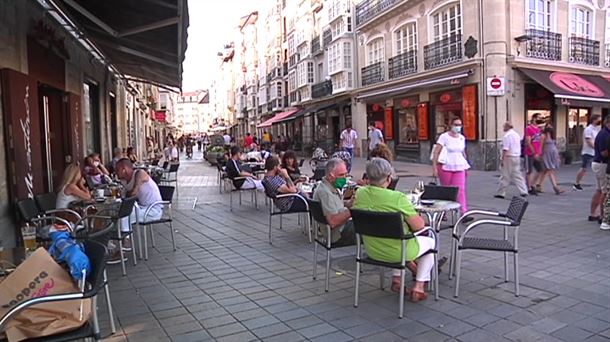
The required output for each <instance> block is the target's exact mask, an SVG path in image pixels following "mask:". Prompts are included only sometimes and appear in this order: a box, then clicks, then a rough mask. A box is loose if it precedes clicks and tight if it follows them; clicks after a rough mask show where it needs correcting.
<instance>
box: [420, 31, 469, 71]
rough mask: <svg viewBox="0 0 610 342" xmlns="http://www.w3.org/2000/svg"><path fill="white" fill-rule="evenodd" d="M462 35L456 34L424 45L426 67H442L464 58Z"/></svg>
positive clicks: (427, 68)
mask: <svg viewBox="0 0 610 342" xmlns="http://www.w3.org/2000/svg"><path fill="white" fill-rule="evenodd" d="M462 58H463V54H462V35H461V34H454V35H451V36H449V37H447V38H444V39H441V40H439V41H436V42H434V43H432V44H429V45H426V46H424V68H425V69H426V70H429V69H435V68H440V67H442V66H445V65H450V64H454V63H458V62H460V61H461V60H462Z"/></svg>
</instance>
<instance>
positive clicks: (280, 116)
mask: <svg viewBox="0 0 610 342" xmlns="http://www.w3.org/2000/svg"><path fill="white" fill-rule="evenodd" d="M298 111H299V108H289V109H288V110H287V111H285V112H281V113H278V114H276V115H275V116H274V117H272V118H271V119H268V120H267V121H265V122H263V123H261V124H260V125H258V126H256V127H257V128H265V127H271V125H273V123H274V122H277V121H280V120H282V119H285V118H287V117H289V116H291V115H292V114H294V113H296V112H298Z"/></svg>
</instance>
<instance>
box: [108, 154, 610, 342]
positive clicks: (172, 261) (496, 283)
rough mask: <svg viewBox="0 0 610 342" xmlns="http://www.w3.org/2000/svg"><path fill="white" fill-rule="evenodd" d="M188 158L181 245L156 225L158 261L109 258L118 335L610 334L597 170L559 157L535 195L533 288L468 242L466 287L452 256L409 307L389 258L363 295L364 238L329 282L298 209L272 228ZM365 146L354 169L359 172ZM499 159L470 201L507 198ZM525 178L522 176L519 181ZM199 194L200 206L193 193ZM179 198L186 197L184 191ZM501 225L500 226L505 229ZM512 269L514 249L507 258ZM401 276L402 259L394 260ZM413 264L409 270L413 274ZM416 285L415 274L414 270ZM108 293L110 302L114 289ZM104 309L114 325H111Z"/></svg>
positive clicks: (337, 260)
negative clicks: (357, 255) (358, 264)
mask: <svg viewBox="0 0 610 342" xmlns="http://www.w3.org/2000/svg"><path fill="white" fill-rule="evenodd" d="M195 158H196V159H198V160H194V161H183V162H182V165H181V169H180V172H179V179H180V187H179V195H178V197H177V199H176V200H175V208H176V210H175V211H174V214H175V226H174V228H175V229H177V230H178V233H177V234H176V236H177V245H178V250H177V251H176V252H173V251H172V248H171V240H170V234H169V229H168V228H167V227H164V226H159V227H157V229H156V231H155V234H156V237H157V238H156V241H157V247H156V248H151V249H150V258H149V260H148V261H143V260H142V261H139V262H138V265H137V266H136V267H133V266H132V264H131V260H129V261H128V265H129V266H128V270H127V272H128V275H127V276H126V277H122V276H121V273H120V266H109V275H110V288H111V294H112V300H113V304H114V306H115V313H116V316H117V328H118V331H117V334H116V335H114V336H112V337H109V338H108V341H126V340H128V341H169V340H171V341H204V340H218V341H249V340H264V341H300V340H312V341H349V340H361V341H404V340H409V341H444V340H454V341H455V340H459V341H509V340H512V341H535V340H540V341H581V340H585V341H608V340H610V248H609V247H610V232H609V231H600V230H599V228H598V226H599V225H598V224H596V223H590V222H587V221H586V217H587V215H588V207H589V199H590V195H591V191H592V189H593V177H592V176H591V174H588V175H587V178H586V183H585V184H584V185H585V191H583V192H575V191H573V190H572V189H571V186H570V183H571V181H572V180H573V176H574V174H575V172H576V166H567V167H564V168H563V169H561V172H560V175H559V178H560V180H561V183H562V185H563V186H564V188H565V189H566V193H565V194H563V195H561V196H556V195H555V194H552V193H551V192H549V190H550V189H551V187H550V185H549V184H548V183H547V184H546V186H545V189H546V190H547V192H546V193H544V194H541V195H540V196H538V197H534V198H530V202H531V205H530V207H529V209H528V211H527V213H526V215H525V219H524V222H523V224H522V226H521V230H520V235H519V238H520V253H519V254H520V266H521V293H522V295H521V296H520V297H515V296H514V295H513V293H512V289H513V283H512V282H509V283H504V281H503V258H502V255H501V254H499V253H483V252H481V253H477V252H472V251H466V252H465V253H464V257H463V267H462V275H463V277H462V281H461V284H460V297H459V298H454V297H453V287H454V285H453V281H449V280H448V279H447V271H448V267H447V266H445V267H444V269H443V273H441V275H440V296H441V298H440V300H439V301H434V300H433V299H432V298H430V299H428V300H427V301H424V302H420V303H417V304H413V303H411V302H408V301H407V302H406V303H405V317H404V318H403V319H398V318H397V310H398V303H397V295H396V294H395V293H392V292H391V291H389V289H386V290H385V291H381V290H380V289H379V288H378V272H377V271H376V270H375V269H373V268H370V267H367V268H365V269H364V274H363V277H362V281H363V283H362V284H361V290H360V305H359V307H358V308H354V307H353V300H354V270H355V261H354V258H353V255H354V249H353V248H344V249H342V250H336V251H333V257H334V260H333V271H332V272H331V279H330V291H329V292H328V293H325V292H324V272H323V268H324V255H323V253H322V252H320V254H319V258H318V263H319V268H318V271H319V272H318V279H317V280H312V277H311V272H312V255H313V253H312V252H313V245H311V244H309V243H308V242H307V238H306V237H305V236H304V235H303V234H302V232H301V228H300V227H298V226H297V221H296V217H295V218H290V217H288V216H287V217H286V218H285V219H284V228H283V230H279V218H274V227H275V229H274V244H273V245H269V243H268V241H267V224H268V210H269V209H268V207H266V206H264V204H263V196H260V197H259V199H260V200H259V210H255V209H254V206H253V205H252V204H251V203H250V202H249V201H248V200H249V196H247V195H246V196H244V202H243V205H242V206H241V207H238V208H237V209H236V210H234V211H233V212H232V213H231V212H229V209H228V203H229V198H228V194H219V192H218V186H217V183H216V169H215V168H212V167H210V166H209V165H208V164H207V163H204V162H202V161H201V160H200V159H199V158H201V154H200V153H197V152H196V153H195ZM395 165H396V169H397V171H398V173H399V175H400V176H401V180H400V183H399V185H398V187H399V188H400V189H407V188H412V187H413V185H414V184H415V182H416V181H417V180H420V179H424V180H426V181H428V180H429V178H423V176H427V175H428V174H429V173H430V172H429V167H427V166H422V165H412V164H406V163H396V164H395ZM363 168H364V161H363V160H358V161H357V162H356V165H355V171H354V172H353V174H355V175H358V176H359V175H360V174H361V172H362V170H363ZM497 176H498V172H481V171H473V172H471V173H470V174H469V178H468V183H469V184H468V186H469V193H468V198H469V201H470V206H471V207H472V208H481V207H483V208H495V209H498V210H502V211H503V210H505V209H506V207H507V205H508V203H509V202H508V200H500V199H494V198H493V197H492V196H493V194H494V192H495V189H496V183H497ZM511 190H512V191H513V192H515V191H516V189H514V188H513V189H511ZM195 197H197V199H198V202H197V205H196V207H195V209H194V210H193V209H192V204H193V200H194V199H195ZM175 198H176V197H175ZM494 233H498V231H497V229H496V231H495V232H494ZM449 240H450V237H449V234H448V232H447V231H445V232H443V234H442V236H441V256H443V255H446V256H448V254H449V247H450V246H449ZM509 266H510V269H511V272H510V274H511V279H512V262H510V263H509ZM386 277H387V278H388V280H387V281H386V284H387V283H389V277H390V271H388V272H387V273H386ZM407 278H409V277H407ZM407 285H410V280H409V281H408V282H407ZM99 303H100V307H101V308H102V309H105V305H104V300H103V298H102V299H100V301H99ZM107 317H108V316H107V314H106V313H105V312H103V313H102V314H101V319H102V320H103V322H102V323H103V325H102V329H103V333H104V335H107V334H108V333H109V331H110V329H109V325H108V319H107Z"/></svg>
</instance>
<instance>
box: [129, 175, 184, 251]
mask: <svg viewBox="0 0 610 342" xmlns="http://www.w3.org/2000/svg"><path fill="white" fill-rule="evenodd" d="M159 192H160V193H161V201H157V202H155V203H153V204H151V205H149V206H148V209H147V210H146V212H145V213H144V217H142V218H138V219H139V220H140V222H139V223H138V224H139V225H140V226H142V227H143V228H144V229H143V233H144V259H145V260H148V238H147V236H148V234H147V231H148V228H150V242H151V244H152V246H153V247H155V238H154V232H153V226H155V225H158V224H162V223H167V224H168V226H169V230H170V233H171V237H172V246H173V248H174V251H175V250H176V239H175V236H174V234H175V232H174V227H173V225H172V222H173V216H172V198H173V197H174V187H173V186H165V185H161V186H159ZM159 206H161V207H163V216H162V217H161V218H160V219H156V220H152V221H149V220H147V218H148V213H149V212H150V210H151V208H153V207H159Z"/></svg>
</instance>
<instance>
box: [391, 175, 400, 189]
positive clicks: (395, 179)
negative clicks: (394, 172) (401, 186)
mask: <svg viewBox="0 0 610 342" xmlns="http://www.w3.org/2000/svg"><path fill="white" fill-rule="evenodd" d="M399 180H400V177H396V178H393V179H392V181H391V182H390V185H388V189H390V190H396V185H398V181H399Z"/></svg>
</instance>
